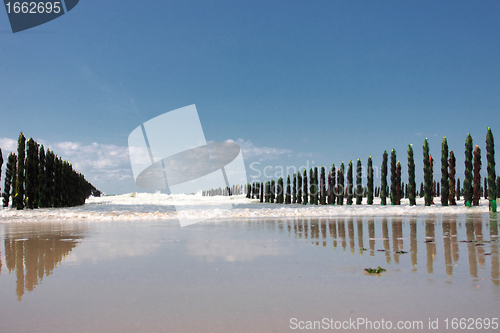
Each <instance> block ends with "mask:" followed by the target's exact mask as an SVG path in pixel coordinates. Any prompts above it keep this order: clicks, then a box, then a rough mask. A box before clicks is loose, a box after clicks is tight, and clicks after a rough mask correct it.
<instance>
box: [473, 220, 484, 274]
mask: <svg viewBox="0 0 500 333" xmlns="http://www.w3.org/2000/svg"><path fill="white" fill-rule="evenodd" d="M474 232H475V234H476V241H477V243H476V248H477V250H476V252H477V262H478V264H479V266H480V268H481V269H482V268H484V246H482V244H483V243H482V242H483V239H484V238H483V223H482V222H481V221H475V222H474ZM478 245H481V246H478Z"/></svg>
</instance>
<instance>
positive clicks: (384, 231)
mask: <svg viewBox="0 0 500 333" xmlns="http://www.w3.org/2000/svg"><path fill="white" fill-rule="evenodd" d="M382 237H383V238H384V250H385V261H387V263H388V264H390V263H391V245H390V243H389V225H388V223H387V219H386V218H384V219H382Z"/></svg>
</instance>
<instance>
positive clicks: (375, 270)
mask: <svg viewBox="0 0 500 333" xmlns="http://www.w3.org/2000/svg"><path fill="white" fill-rule="evenodd" d="M385 271H386V270H385V269H383V268H382V267H380V266H378V267H377V268H365V274H380V273H382V272H385Z"/></svg>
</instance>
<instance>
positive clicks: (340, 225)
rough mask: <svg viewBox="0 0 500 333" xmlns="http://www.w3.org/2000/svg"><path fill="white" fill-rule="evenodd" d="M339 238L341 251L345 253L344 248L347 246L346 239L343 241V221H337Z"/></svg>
mask: <svg viewBox="0 0 500 333" xmlns="http://www.w3.org/2000/svg"><path fill="white" fill-rule="evenodd" d="M338 223H339V237H340V238H341V240H342V249H343V250H344V252H345V248H346V246H347V243H346V239H345V221H344V220H339V222H338Z"/></svg>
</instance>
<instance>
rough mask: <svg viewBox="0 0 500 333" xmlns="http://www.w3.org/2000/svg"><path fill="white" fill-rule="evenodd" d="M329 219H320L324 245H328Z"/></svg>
mask: <svg viewBox="0 0 500 333" xmlns="http://www.w3.org/2000/svg"><path fill="white" fill-rule="evenodd" d="M327 225H328V224H327V219H320V228H321V237H322V238H323V247H326V233H327V230H326V228H327V227H328V226H327Z"/></svg>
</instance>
